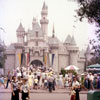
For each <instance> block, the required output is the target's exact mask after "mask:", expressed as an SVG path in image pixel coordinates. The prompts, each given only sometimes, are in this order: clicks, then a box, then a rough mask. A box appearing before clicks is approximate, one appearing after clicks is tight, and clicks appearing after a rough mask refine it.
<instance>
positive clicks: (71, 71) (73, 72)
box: [61, 68, 77, 76]
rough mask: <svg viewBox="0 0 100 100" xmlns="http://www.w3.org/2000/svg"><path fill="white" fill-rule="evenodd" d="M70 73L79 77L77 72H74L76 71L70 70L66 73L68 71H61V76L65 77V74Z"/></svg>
mask: <svg viewBox="0 0 100 100" xmlns="http://www.w3.org/2000/svg"><path fill="white" fill-rule="evenodd" d="M68 73H72V74H73V75H75V76H76V75H77V72H76V71H74V70H68V71H66V70H64V68H62V69H61V74H62V75H63V76H65V74H68Z"/></svg>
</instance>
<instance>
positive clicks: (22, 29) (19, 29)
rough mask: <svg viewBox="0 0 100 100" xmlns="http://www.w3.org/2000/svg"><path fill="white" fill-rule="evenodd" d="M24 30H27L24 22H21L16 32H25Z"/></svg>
mask: <svg viewBox="0 0 100 100" xmlns="http://www.w3.org/2000/svg"><path fill="white" fill-rule="evenodd" d="M24 31H25V30H24V27H23V25H22V23H20V24H19V26H18V28H17V30H16V32H24Z"/></svg>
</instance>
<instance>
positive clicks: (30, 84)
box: [28, 72, 33, 89]
mask: <svg viewBox="0 0 100 100" xmlns="http://www.w3.org/2000/svg"><path fill="white" fill-rule="evenodd" d="M28 84H29V87H30V89H31V88H32V87H33V76H32V74H31V72H30V73H29V75H28Z"/></svg>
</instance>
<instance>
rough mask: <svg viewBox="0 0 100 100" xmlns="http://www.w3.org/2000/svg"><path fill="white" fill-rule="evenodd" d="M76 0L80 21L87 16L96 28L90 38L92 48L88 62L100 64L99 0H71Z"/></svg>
mask: <svg viewBox="0 0 100 100" xmlns="http://www.w3.org/2000/svg"><path fill="white" fill-rule="evenodd" d="M73 1H77V2H78V4H79V8H78V9H77V10H76V11H77V15H78V18H79V20H80V21H82V20H83V18H87V19H88V22H90V23H95V24H96V26H97V30H96V31H95V32H94V33H95V36H94V38H93V39H91V40H90V45H91V46H92V50H93V58H92V59H91V61H90V62H89V63H90V64H96V63H99V64H100V0H73Z"/></svg>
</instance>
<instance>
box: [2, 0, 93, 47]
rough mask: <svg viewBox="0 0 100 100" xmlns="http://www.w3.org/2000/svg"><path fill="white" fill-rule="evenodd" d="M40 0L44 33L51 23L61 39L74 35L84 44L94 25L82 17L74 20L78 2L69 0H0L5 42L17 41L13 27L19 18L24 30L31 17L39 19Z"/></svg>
mask: <svg viewBox="0 0 100 100" xmlns="http://www.w3.org/2000/svg"><path fill="white" fill-rule="evenodd" d="M44 1H45V2H46V4H47V5H48V19H49V25H48V27H49V29H48V30H49V31H48V35H49V36H51V35H52V27H53V23H54V25H55V35H56V36H57V37H58V38H59V39H60V40H61V41H65V38H66V37H67V35H68V34H70V35H74V36H75V39H76V42H77V45H78V46H79V47H80V48H84V46H85V45H86V44H87V43H88V38H89V36H91V35H92V34H91V33H93V31H94V25H90V24H88V23H87V21H86V20H84V22H79V21H77V22H75V20H76V19H75V17H74V15H76V12H75V10H76V9H77V7H78V5H77V3H75V2H71V1H72V0H0V27H2V28H4V29H5V31H6V33H4V32H3V31H2V30H0V34H2V38H4V41H5V43H6V44H7V45H9V44H10V43H13V42H16V41H17V38H16V29H17V27H18V25H19V23H20V22H22V24H23V26H24V28H25V30H26V31H27V29H28V28H30V29H31V26H32V19H33V17H36V18H37V19H38V22H40V19H41V9H42V6H43V2H44ZM73 25H74V26H75V28H73Z"/></svg>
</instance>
